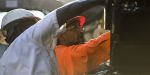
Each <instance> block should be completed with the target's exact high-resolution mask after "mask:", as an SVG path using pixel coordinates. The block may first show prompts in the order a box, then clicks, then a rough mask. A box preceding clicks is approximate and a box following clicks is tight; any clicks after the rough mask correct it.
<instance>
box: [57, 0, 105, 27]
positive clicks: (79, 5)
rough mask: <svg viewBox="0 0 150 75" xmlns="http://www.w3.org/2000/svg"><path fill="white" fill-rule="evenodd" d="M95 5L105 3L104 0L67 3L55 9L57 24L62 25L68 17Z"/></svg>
mask: <svg viewBox="0 0 150 75" xmlns="http://www.w3.org/2000/svg"><path fill="white" fill-rule="evenodd" d="M97 5H105V0H78V1H73V2H71V3H68V4H67V5H64V6H62V7H60V8H59V9H57V11H56V13H57V19H58V24H59V25H62V24H64V23H65V22H66V21H67V20H69V19H70V18H73V17H75V16H77V15H79V14H80V13H82V12H84V11H85V10H87V9H89V8H92V7H94V6H97Z"/></svg>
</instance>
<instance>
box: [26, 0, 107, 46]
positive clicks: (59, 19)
mask: <svg viewBox="0 0 150 75" xmlns="http://www.w3.org/2000/svg"><path fill="white" fill-rule="evenodd" d="M104 3H105V0H80V1H79V0H78V1H74V2H71V3H68V4H66V5H64V6H62V7H60V8H58V9H56V10H54V11H52V12H50V13H49V14H47V15H46V16H45V18H44V19H42V20H41V21H39V22H38V23H37V24H36V25H34V26H33V27H31V28H29V29H30V30H29V31H30V32H29V33H30V34H32V38H35V40H36V41H39V42H40V43H42V44H44V43H45V45H47V43H46V42H47V41H48V40H49V39H51V37H52V36H53V35H55V34H56V31H57V30H58V28H59V26H61V25H62V24H64V23H65V22H66V21H67V20H68V19H70V18H72V17H75V16H76V15H78V14H80V13H82V12H83V11H85V10H87V9H89V8H91V7H94V6H97V5H104ZM32 31H33V33H31V32H32Z"/></svg>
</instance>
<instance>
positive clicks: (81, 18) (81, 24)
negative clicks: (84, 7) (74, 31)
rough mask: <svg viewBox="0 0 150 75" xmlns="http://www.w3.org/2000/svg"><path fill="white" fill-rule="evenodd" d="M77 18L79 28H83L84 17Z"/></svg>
mask: <svg viewBox="0 0 150 75" xmlns="http://www.w3.org/2000/svg"><path fill="white" fill-rule="evenodd" d="M77 17H79V21H80V27H81V28H83V26H84V24H85V17H84V16H77Z"/></svg>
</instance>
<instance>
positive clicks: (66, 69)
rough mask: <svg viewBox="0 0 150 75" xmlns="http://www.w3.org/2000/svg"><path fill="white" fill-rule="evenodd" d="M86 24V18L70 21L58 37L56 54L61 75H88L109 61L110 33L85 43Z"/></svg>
mask: <svg viewBox="0 0 150 75" xmlns="http://www.w3.org/2000/svg"><path fill="white" fill-rule="evenodd" d="M84 22H85V17H84V16H77V17H74V18H72V19H70V20H69V21H67V23H66V24H67V25H66V31H65V32H64V34H61V35H59V37H58V40H57V42H58V43H57V46H56V47H55V54H56V59H57V62H58V68H59V70H60V75H86V74H88V73H89V72H91V71H93V70H95V69H97V68H98V66H99V65H100V64H102V63H103V62H105V61H107V60H108V59H109V53H110V32H106V33H104V34H102V35H100V36H99V37H97V38H95V39H92V40H90V41H88V42H86V43H84V38H83V31H82V27H83V25H84Z"/></svg>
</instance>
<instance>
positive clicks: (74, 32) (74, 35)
mask: <svg viewBox="0 0 150 75" xmlns="http://www.w3.org/2000/svg"><path fill="white" fill-rule="evenodd" d="M58 39H60V41H61V40H62V41H65V42H66V43H68V44H70V45H76V44H81V43H83V42H84V38H83V31H82V28H80V26H79V23H78V22H77V23H76V24H74V25H68V26H67V27H66V32H65V33H64V34H62V35H61V36H60V37H59V38H58Z"/></svg>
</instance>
